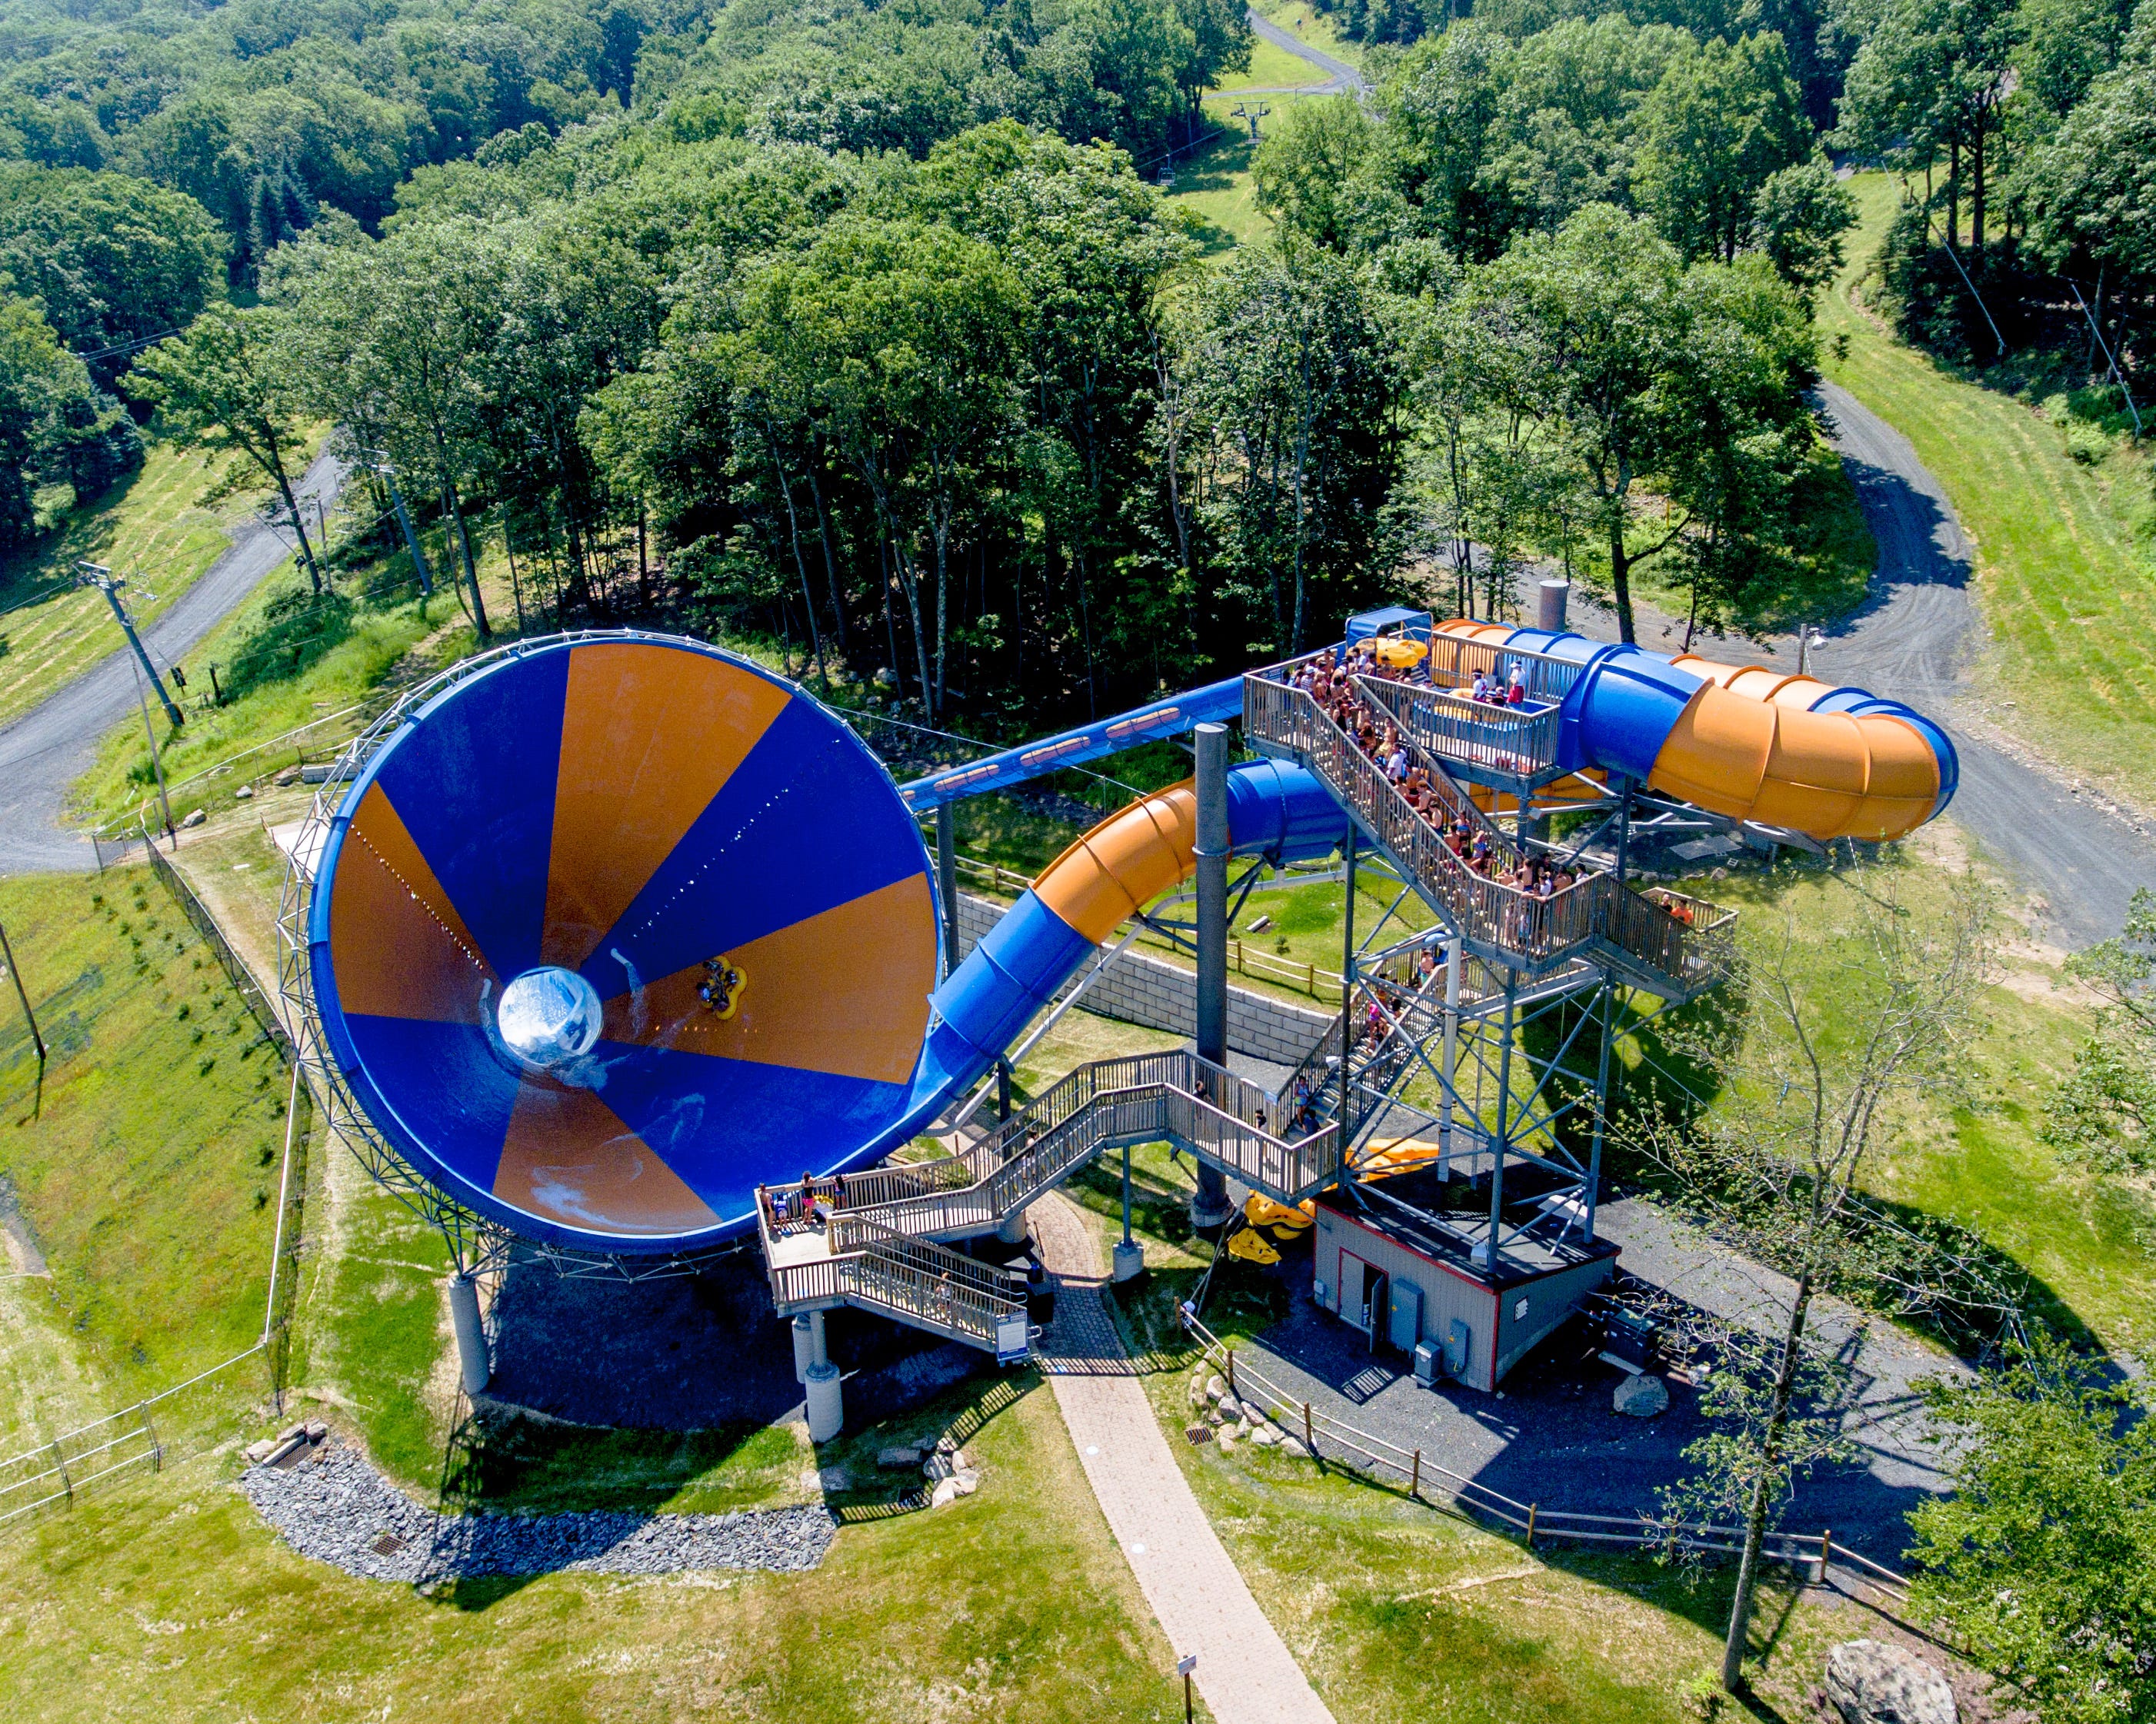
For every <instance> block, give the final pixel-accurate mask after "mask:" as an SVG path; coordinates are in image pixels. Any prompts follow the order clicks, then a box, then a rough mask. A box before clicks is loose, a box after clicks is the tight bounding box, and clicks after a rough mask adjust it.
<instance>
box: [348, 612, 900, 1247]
mask: <svg viewBox="0 0 2156 1724" xmlns="http://www.w3.org/2000/svg"><path fill="white" fill-rule="evenodd" d="M307 936H308V942H309V962H310V963H311V969H312V979H313V984H314V992H315V997H316V1004H317V1007H318V1008H319V1010H320V1013H321V1020H322V1024H323V1029H324V1032H325V1034H326V1038H327V1040H328V1043H329V1046H330V1049H331V1053H332V1054H333V1055H334V1057H335V1059H336V1064H337V1065H338V1068H339V1070H341V1073H342V1075H343V1076H344V1077H345V1079H346V1081H347V1082H348V1083H349V1084H350V1085H351V1087H352V1090H353V1092H354V1094H355V1095H356V1096H357V1099H358V1101H359V1102H360V1104H361V1106H362V1107H363V1108H364V1110H365V1111H366V1112H367V1116H368V1117H369V1118H370V1120H371V1121H372V1123H373V1124H374V1125H375V1126H376V1127H377V1129H378V1130H379V1131H381V1132H382V1136H383V1137H385V1138H386V1139H387V1140H388V1142H390V1144H391V1145H392V1146H393V1147H395V1149H396V1150H397V1151H398V1152H399V1153H400V1154H401V1155H402V1156H403V1157H404V1158H405V1160H406V1161H407V1162H408V1163H409V1164H410V1165H411V1166H412V1167H413V1170H414V1171H415V1172H418V1173H419V1174H420V1175H421V1176H422V1177H423V1178H426V1179H428V1180H429V1182H430V1183H434V1184H435V1185H437V1186H438V1187H439V1188H441V1189H443V1190H444V1191H445V1192H447V1193H449V1194H450V1195H452V1196H454V1198H457V1199H459V1201H461V1202H463V1203H466V1204H468V1205H469V1206H470V1208H473V1209H475V1210H476V1211H478V1212H479V1213H481V1214H483V1215H485V1216H487V1217H489V1218H490V1219H494V1220H495V1221H497V1222H500V1223H501V1224H504V1225H506V1226H507V1227H508V1228H510V1229H512V1230H513V1231H515V1232H516V1233H519V1234H523V1235H525V1236H526V1237H529V1238H533V1239H542V1240H545V1241H547V1242H548V1243H551V1244H557V1245H565V1246H569V1247H572V1248H579V1249H586V1250H592V1251H598V1252H605V1253H622V1252H639V1253H643V1252H684V1251H691V1250H695V1249H700V1248H702V1247H704V1246H707V1245H710V1244H717V1243H719V1242H721V1240H723V1239H726V1238H727V1237H729V1236H731V1235H733V1234H737V1233H739V1232H741V1231H742V1229H745V1228H749V1227H752V1226H753V1225H754V1221H755V1213H754V1207H753V1205H754V1200H755V1199H754V1193H755V1190H756V1188H757V1185H758V1184H759V1183H767V1182H777V1181H780V1180H784V1179H791V1178H798V1177H799V1176H800V1175H801V1173H802V1172H803V1171H804V1170H806V1171H808V1172H814V1173H817V1174H819V1175H820V1174H824V1173H828V1172H833V1171H836V1170H839V1169H842V1168H845V1167H852V1166H855V1165H858V1164H859V1163H860V1162H862V1161H863V1160H865V1159H868V1158H870V1153H869V1152H870V1151H872V1150H873V1151H874V1152H876V1153H880V1152H881V1150H882V1147H884V1145H885V1143H886V1142H888V1141H889V1140H890V1139H891V1137H892V1136H893V1135H894V1134H895V1133H896V1132H902V1131H904V1130H905V1128H906V1123H907V1120H908V1116H909V1112H910V1109H909V1096H910V1095H911V1087H912V1085H913V1081H914V1078H915V1075H916V1067H917V1066H918V1065H920V1063H921V1049H922V1045H923V1042H924V1039H925V1038H926V1036H927V1030H928V1021H929V1005H928V996H929V994H930V993H931V991H932V989H933V988H935V986H936V981H937V962H938V957H939V953H938V938H939V934H938V928H937V916H936V909H935V898H934V894H933V892H932V889H931V882H930V875H929V866H928V859H927V854H926V852H925V851H924V850H923V849H922V847H921V836H920V833H919V830H918V829H917V828H916V825H915V824H914V821H913V818H912V817H911V815H910V814H909V813H908V812H907V810H906V807H905V804H904V803H902V802H901V800H900V798H899V796H898V793H897V791H896V788H895V787H894V786H893V784H892V783H891V779H890V777H889V776H888V775H887V774H886V773H885V771H884V769H883V767H881V766H880V764H879V763H878V762H877V761H876V760H875V757H873V756H872V755H870V753H869V752H868V751H867V749H866V748H865V747H863V746H862V745H861V743H860V741H859V740H858V739H857V738H856V737H855V736H854V735H853V733H852V732H851V731H849V730H847V729H846V727H845V726H844V725H843V724H842V723H840V722H839V720H838V719H837V718H835V717H834V716H832V715H831V714H830V713H829V712H828V711H825V710H824V708H823V707H821V706H819V705H818V704H817V702H816V701H814V700H812V699H810V698H809V697H808V695H805V694H803V693H802V692H801V691H800V690H797V689H795V688H793V687H792V686H791V685H788V684H787V683H784V682H782V681H780V680H778V679H777V678H775V677H773V676H770V675H767V674H766V673H764V672H763V671H762V670H757V668H756V667H755V666H754V665H752V664H746V663H744V662H742V661H741V660H739V659H734V658H731V657H729V656H728V655H727V654H724V653H722V652H720V651H718V650H717V649H714V648H711V647H709V646H706V645H703V644H700V643H697V642H694V641H689V640H683V639H673V638H669V637H660V636H649V635H644V636H636V635H629V636H621V637H608V638H601V639H588V638H587V639H562V640H557V641H552V642H547V643H544V644H539V645H536V646H533V647H531V648H527V649H518V650H516V651H513V652H511V653H510V654H506V655H504V656H503V657H502V658H500V659H497V660H495V661H494V662H492V663H491V664H487V665H486V666H485V667H484V668H482V669H480V670H477V671H475V673H474V674H473V675H470V676H469V677H466V678H465V679H464V680H460V681H458V682H455V683H454V684H452V685H450V686H449V688H448V689H447V690H444V692H443V693H441V694H439V695H436V696H435V697H434V699H433V700H429V702H427V704H425V705H424V706H421V707H420V708H418V710H417V711H414V712H413V714H412V715H411V716H409V717H408V719H407V720H406V721H404V723H403V725H401V726H399V727H398V729H397V731H395V732H394V733H393V735H392V736H390V737H389V738H388V741H385V742H384V743H383V744H382V747H380V748H378V749H377V751H376V752H375V753H374V755H373V757H372V759H371V760H370V761H369V762H368V763H367V767H366V769H365V771H364V772H363V773H362V775H361V776H360V777H359V778H358V779H357V780H356V781H355V782H354V783H353V784H352V788H351V790H350V792H349V793H348V794H347V795H346V797H345V798H344V800H343V802H342V803H341V806H340V807H339V808H338V809H337V812H336V815H335V816H334V818H332V820H331V826H330V830H329V833H328V835H327V838H326V842H325V844H324V846H323V849H322V852H321V860H320V863H319V865H318V866H317V870H316V884H315V890H314V895H313V899H312V902H311V908H310V911H309V921H308V930H307Z"/></svg>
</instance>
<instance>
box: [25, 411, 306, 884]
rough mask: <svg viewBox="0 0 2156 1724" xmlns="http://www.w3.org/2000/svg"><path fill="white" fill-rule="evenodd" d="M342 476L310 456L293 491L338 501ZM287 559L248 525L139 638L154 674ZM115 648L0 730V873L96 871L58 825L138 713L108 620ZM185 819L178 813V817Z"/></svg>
mask: <svg viewBox="0 0 2156 1724" xmlns="http://www.w3.org/2000/svg"><path fill="white" fill-rule="evenodd" d="M344 475H345V469H344V464H343V463H342V462H341V461H339V460H338V459H336V457H335V456H334V455H328V454H325V455H321V456H319V457H317V458H316V461H315V464H314V465H312V466H311V467H310V468H309V469H307V472H306V476H305V478H304V479H302V480H300V485H299V486H298V487H297V490H298V492H299V495H300V498H301V499H302V500H303V501H304V500H305V499H307V498H311V497H320V498H321V500H322V502H323V505H324V506H325V507H326V506H327V505H329V504H331V503H332V502H334V501H335V500H336V495H337V492H338V490H340V489H341V487H342V485H343V484H344ZM290 555H291V546H290V544H289V543H288V542H287V541H286V540H285V537H284V536H283V535H282V534H280V532H278V531H276V530H275V528H273V527H269V526H264V525H263V524H262V523H261V522H259V521H250V522H249V523H248V525H247V526H244V527H243V528H241V529H240V531H239V532H238V533H237V534H236V535H235V536H234V538H233V541H232V548H231V549H230V550H229V551H228V552H225V553H224V555H223V556H222V557H219V558H218V560H217V561H216V562H213V563H212V564H211V565H210V566H209V567H208V570H207V571H205V572H204V573H203V577H202V578H201V579H200V580H198V581H197V582H195V583H194V585H193V586H192V587H189V588H188V589H187V591H186V592H185V593H182V595H181V596H180V597H179V598H177V600H175V601H174V602H173V604H172V608H171V609H169V610H167V612H166V613H164V615H162V617H160V618H157V621H156V622H155V623H152V624H151V626H150V627H149V628H148V629H146V630H144V631H143V638H142V644H143V645H144V646H145V647H146V648H147V649H149V653H150V659H151V663H152V664H156V665H157V668H158V669H159V670H163V669H164V668H165V666H167V664H171V663H172V660H173V659H178V658H182V657H183V655H185V654H187V653H191V652H193V650H194V649H195V647H196V646H197V645H198V644H199V643H200V642H202V641H203V639H206V638H207V637H208V634H209V633H210V631H211V630H213V629H215V628H216V627H217V625H218V623H222V622H223V620H224V619H225V618H227V617H228V616H229V615H231V614H232V613H233V612H234V610H236V609H238V608H239V604H240V603H241V601H242V600H244V599H245V598H246V597H247V596H248V594H249V593H252V592H254V589H255V588H256V587H259V586H260V585H261V584H262V582H263V581H264V579H265V578H266V577H268V576H269V574H270V572H272V571H273V570H275V568H276V567H277V566H278V565H279V564H280V563H281V562H284V560H285V558H286V557H289V556H290ZM104 626H105V627H107V628H109V629H110V630H111V632H112V640H113V650H112V651H111V652H110V654H107V655H106V656H105V658H103V659H100V660H99V662H98V663H97V664H95V665H94V666H93V667H92V668H91V669H90V670H87V671H85V673H84V674H83V675H80V676H79V677H77V678H76V679H75V680H74V681H73V682H71V683H69V685H67V686H66V687H65V688H64V689H62V690H59V693H57V694H55V695H52V696H51V697H50V698H49V699H48V700H44V702H43V703H42V704H40V705H38V706H33V707H32V708H31V709H30V711H28V712H26V713H24V714H23V716H21V717H20V718H18V719H17V720H16V721H14V723H13V724H11V725H9V726H8V727H7V728H6V729H5V730H0V874H40V873H51V872H58V871H61V870H82V869H87V868H90V867H92V866H94V865H95V856H94V855H93V854H91V851H90V845H89V844H87V843H85V841H84V840H82V839H80V838H78V837H76V836H75V834H74V833H73V832H71V831H69V830H67V829H64V828H63V826H62V825H61V824H60V814H61V809H62V807H63V805H64V801H65V798H66V796H67V788H68V786H69V784H71V783H72V782H74V780H75V779H76V778H78V777H80V776H81V775H82V774H83V773H84V772H87V771H88V770H89V769H90V764H91V762H93V761H94V760H95V758H96V757H97V745H98V743H99V742H100V741H102V740H103V738H104V736H105V732H106V731H110V729H111V728H112V727H113V726H115V725H116V724H119V723H121V721H124V720H126V719H130V718H132V717H134V716H135V712H136V695H135V687H136V672H135V670H133V668H132V664H133V654H131V653H130V652H129V651H128V650H127V645H126V641H125V640H123V639H121V634H120V628H119V625H118V624H117V623H113V622H111V621H110V618H107V619H106V621H105V624H104ZM178 812H179V813H185V812H186V811H185V810H184V809H182V810H179V811H178Z"/></svg>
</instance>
